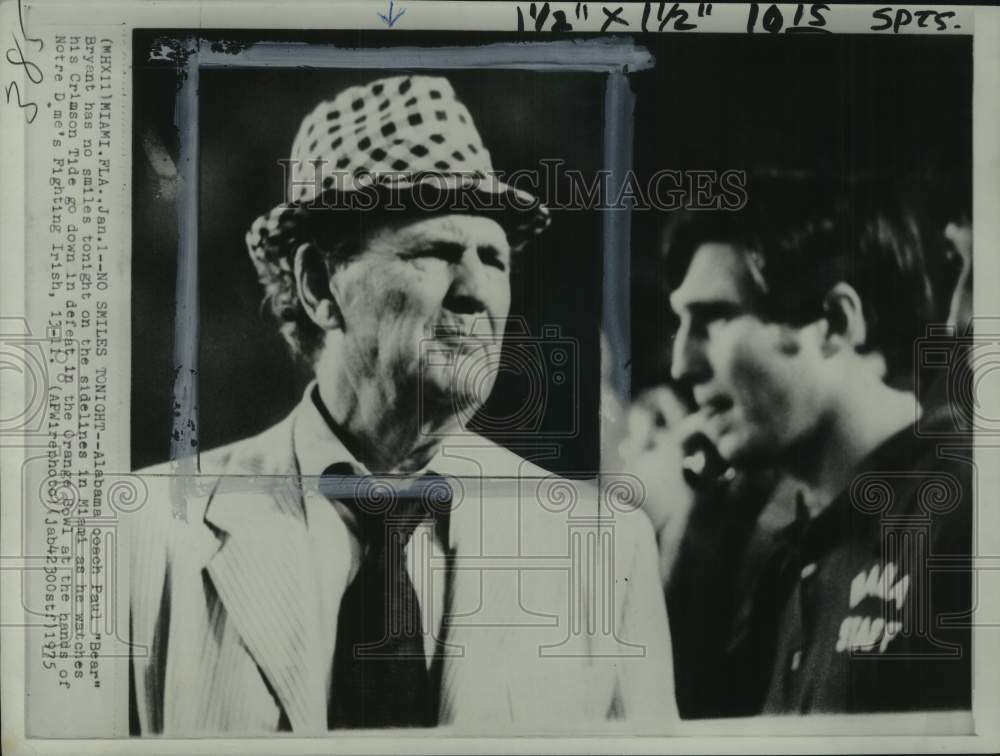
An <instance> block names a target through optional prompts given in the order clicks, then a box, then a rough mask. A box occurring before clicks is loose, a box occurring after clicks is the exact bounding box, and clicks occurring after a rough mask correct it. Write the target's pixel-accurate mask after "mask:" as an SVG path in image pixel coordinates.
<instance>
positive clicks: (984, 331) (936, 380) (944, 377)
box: [914, 318, 1000, 437]
mask: <svg viewBox="0 0 1000 756" xmlns="http://www.w3.org/2000/svg"><path fill="white" fill-rule="evenodd" d="M914 359H915V362H914V365H915V368H916V370H915V379H916V387H917V396H920V397H925V396H929V395H931V396H933V395H938V396H940V397H941V398H942V399H943V400H946V401H947V407H948V410H949V411H948V413H947V416H946V417H947V418H948V419H947V420H946V421H945V422H942V418H941V413H935V414H934V415H930V414H929V413H925V414H924V415H923V416H921V417H920V418H918V420H917V423H916V432H917V435H920V436H933V437H941V436H945V437H947V436H966V437H967V436H969V434H971V433H976V434H986V435H991V436H992V435H1000V402H996V401H994V400H991V399H990V397H996V396H1000V391H998V390H997V389H1000V319H996V318H973V319H972V320H971V321H970V322H969V326H968V328H967V329H966V331H965V333H964V334H959V333H958V331H957V329H956V328H955V327H954V326H951V325H931V326H928V327H927V332H926V335H925V336H923V337H921V338H919V339H917V341H916V342H915V345H914Z"/></svg>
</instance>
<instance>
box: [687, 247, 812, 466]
mask: <svg viewBox="0 0 1000 756" xmlns="http://www.w3.org/2000/svg"><path fill="white" fill-rule="evenodd" d="M758 297H759V295H758V294H757V290H756V289H755V287H754V283H753V278H752V276H751V273H750V269H749V268H748V266H747V263H746V260H745V258H744V256H743V255H742V254H741V253H740V252H738V251H737V250H736V249H734V248H733V247H732V246H731V245H729V244H722V243H706V244H703V245H702V246H700V247H699V248H698V249H697V250H696V251H695V254H694V256H693V257H692V259H691V264H690V265H689V267H688V270H687V273H686V274H685V277H684V280H683V281H682V282H681V285H680V286H679V287H678V288H677V289H676V290H675V291H674V292H673V294H672V295H671V297H670V303H671V306H672V307H673V309H674V311H675V312H676V313H677V315H678V316H679V317H680V328H679V330H678V332H677V336H676V340H675V342H674V347H673V354H672V363H671V373H672V374H673V376H674V378H675V379H677V380H682V381H686V382H688V383H689V384H690V385H691V386H692V387H693V389H694V398H695V401H696V402H697V404H698V408H699V416H700V417H701V425H702V428H701V429H702V430H703V432H704V433H705V434H706V435H707V436H708V437H709V438H711V439H712V440H713V441H714V442H715V444H716V446H717V447H718V449H719V452H720V453H721V454H722V456H723V457H725V458H726V459H727V460H729V461H730V462H732V463H734V464H737V465H739V464H742V463H746V462H748V461H753V460H771V459H775V458H776V457H778V456H780V455H782V454H785V453H787V452H788V450H789V449H790V448H791V447H792V446H793V445H794V444H796V443H797V442H800V441H802V440H804V439H805V438H806V437H807V436H808V434H809V433H810V431H812V430H813V429H814V428H815V427H816V426H817V424H818V423H819V422H821V420H822V418H823V415H824V412H825V408H826V404H825V391H824V381H823V377H824V376H823V358H822V355H821V352H820V342H819V336H820V329H819V328H818V326H817V325H816V324H812V325H806V326H804V327H802V328H796V327H792V326H789V325H783V324H778V323H771V322H767V321H765V320H763V319H762V318H761V317H760V316H758V315H757V314H755V307H754V302H755V300H756V299H757V298H758Z"/></svg>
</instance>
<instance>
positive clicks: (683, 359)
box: [670, 323, 711, 384]
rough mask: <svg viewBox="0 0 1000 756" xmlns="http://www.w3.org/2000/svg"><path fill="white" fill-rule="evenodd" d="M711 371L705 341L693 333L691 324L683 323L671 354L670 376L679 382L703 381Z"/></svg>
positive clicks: (675, 338) (678, 330) (675, 337)
mask: <svg viewBox="0 0 1000 756" xmlns="http://www.w3.org/2000/svg"><path fill="white" fill-rule="evenodd" d="M710 372H711V371H710V370H709V368H708V360H707V359H706V358H705V342H704V339H701V338H699V337H698V336H697V335H696V334H692V333H691V328H690V326H689V325H687V324H685V323H682V324H681V326H680V327H679V328H678V329H677V334H676V335H675V336H674V344H673V348H672V350H671V354H670V376H671V377H672V378H673V379H674V380H675V381H678V382H681V381H683V382H686V383H689V384H695V383H701V382H703V381H705V380H707V379H708V377H709V373H710Z"/></svg>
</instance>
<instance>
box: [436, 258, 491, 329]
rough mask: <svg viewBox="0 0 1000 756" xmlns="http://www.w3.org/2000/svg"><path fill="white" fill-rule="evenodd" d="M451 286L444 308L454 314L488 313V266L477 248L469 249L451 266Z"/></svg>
mask: <svg viewBox="0 0 1000 756" xmlns="http://www.w3.org/2000/svg"><path fill="white" fill-rule="evenodd" d="M451 276H452V279H451V286H449V287H448V293H447V294H446V295H445V299H444V306H445V307H446V308H447V309H449V310H451V311H452V312H458V313H463V314H469V315H475V314H478V313H481V312H486V287H487V279H486V266H485V265H484V264H483V261H482V260H481V259H480V258H479V251H478V250H477V249H476V248H475V247H468V248H466V250H465V251H464V252H463V253H462V257H461V258H459V260H458V261H456V262H455V263H453V264H452V265H451Z"/></svg>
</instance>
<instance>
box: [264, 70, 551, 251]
mask: <svg viewBox="0 0 1000 756" xmlns="http://www.w3.org/2000/svg"><path fill="white" fill-rule="evenodd" d="M289 168H290V178H289V187H288V188H289V194H288V196H289V197H291V198H292V201H291V202H289V203H286V204H282V205H278V206H277V207H275V208H273V209H272V210H271V211H270V212H268V213H266V214H264V215H262V216H260V217H259V218H258V219H257V220H256V221H254V223H253V225H252V226H251V227H250V230H249V231H248V232H247V236H246V242H247V249H248V251H249V252H250V255H251V257H252V258H253V259H254V261H255V262H263V261H265V260H268V261H271V262H277V261H278V260H279V259H280V258H282V257H286V256H289V255H290V254H291V253H292V252H293V251H294V250H295V249H296V248H297V247H298V245H299V244H300V243H301V242H302V241H305V240H306V238H307V236H306V235H307V234H308V233H309V230H308V228H309V224H308V219H309V217H310V215H311V214H312V213H313V212H314V211H317V210H319V209H320V208H330V209H345V208H349V207H351V206H352V203H351V199H352V195H354V197H353V198H354V199H357V194H358V193H359V192H365V193H367V199H368V201H369V202H370V201H372V200H374V203H375V204H376V206H378V205H381V204H384V201H385V200H386V199H388V198H390V196H391V199H392V200H403V201H404V202H405V201H406V200H407V198H409V199H410V200H413V199H415V198H416V197H417V196H418V195H419V196H420V198H421V199H425V201H426V195H427V191H426V190H429V191H430V193H431V195H435V194H437V195H440V194H441V193H446V194H449V195H452V196H456V195H458V194H459V193H464V194H466V195H472V197H471V199H473V200H474V199H476V197H475V195H479V199H480V200H482V201H481V202H480V203H478V204H477V203H475V202H470V203H452V204H453V205H454V206H458V205H461V206H463V207H466V208H468V207H470V206H471V208H477V207H486V208H492V209H493V210H499V212H497V213H496V218H497V220H498V221H499V222H500V223H501V225H503V226H504V227H505V229H506V230H507V233H508V236H510V237H511V243H512V246H515V247H517V246H523V244H524V243H525V242H526V241H527V240H528V239H530V238H531V237H532V236H534V235H536V234H539V233H541V232H542V231H543V230H545V228H546V227H547V226H548V224H549V220H550V219H549V211H548V209H547V208H546V207H545V206H544V205H542V204H541V202H539V200H538V199H537V198H536V197H534V196H532V195H531V194H529V193H527V192H525V191H522V190H520V189H516V188H514V187H512V186H509V185H507V184H505V183H503V182H502V181H499V180H498V179H497V178H496V176H495V174H494V173H493V166H492V164H491V162H490V153H489V150H487V149H486V147H485V146H484V145H483V143H482V139H481V138H480V136H479V132H478V131H477V130H476V127H475V124H474V123H473V121H472V116H471V115H470V114H469V111H468V109H467V108H466V107H465V105H463V104H462V103H461V102H460V101H459V100H458V99H457V98H456V96H455V92H454V90H453V89H452V87H451V84H450V83H449V82H448V80H447V79H443V78H439V77H431V76H395V77H392V78H387V79H380V80H378V81H375V82H372V83H371V84H368V85H364V86H355V87H350V88H348V89H346V90H344V91H343V92H341V93H340V94H338V95H337V96H336V97H335V98H334V99H333V100H329V101H326V102H321V103H320V104H319V105H318V106H317V107H316V108H315V109H314V110H313V112H312V113H310V114H309V115H308V116H306V118H305V119H304V120H303V121H302V125H301V126H300V127H299V132H298V134H297V135H296V137H295V141H294V142H293V144H292V156H291V160H290V163H289ZM366 206H370V205H366ZM436 206H437V205H435V207H436ZM450 206H452V205H448V204H445V205H444V206H443V207H442V208H440V209H446V208H448V207H450ZM354 209H357V208H356V206H355V208H354ZM469 211H470V212H478V210H476V209H470V210H469ZM487 214H488V213H487Z"/></svg>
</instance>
